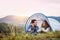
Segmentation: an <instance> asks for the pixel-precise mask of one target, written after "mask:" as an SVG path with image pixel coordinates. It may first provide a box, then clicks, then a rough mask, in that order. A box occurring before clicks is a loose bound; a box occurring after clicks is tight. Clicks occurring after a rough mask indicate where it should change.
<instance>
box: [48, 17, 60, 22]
mask: <svg viewBox="0 0 60 40" xmlns="http://www.w3.org/2000/svg"><path fill="white" fill-rule="evenodd" d="M48 18H53V19H56V20H57V21H59V22H60V17H55V16H48Z"/></svg>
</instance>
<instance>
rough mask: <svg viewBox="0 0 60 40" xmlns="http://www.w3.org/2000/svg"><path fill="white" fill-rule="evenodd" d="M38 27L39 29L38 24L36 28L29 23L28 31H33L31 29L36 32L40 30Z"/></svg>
mask: <svg viewBox="0 0 60 40" xmlns="http://www.w3.org/2000/svg"><path fill="white" fill-rule="evenodd" d="M38 29H39V27H38V26H35V27H34V28H32V25H29V27H28V29H27V32H31V30H33V31H32V33H35V32H37V31H38Z"/></svg>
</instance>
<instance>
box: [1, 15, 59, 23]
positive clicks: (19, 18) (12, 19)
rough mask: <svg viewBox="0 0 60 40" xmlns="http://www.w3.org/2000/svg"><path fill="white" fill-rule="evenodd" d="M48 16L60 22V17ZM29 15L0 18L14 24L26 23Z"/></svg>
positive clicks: (2, 21)
mask: <svg viewBox="0 0 60 40" xmlns="http://www.w3.org/2000/svg"><path fill="white" fill-rule="evenodd" d="M48 18H54V19H56V20H58V21H59V22H60V17H54V16H48ZM27 19H28V17H25V16H14V15H10V16H6V17H4V18H0V23H12V24H25V22H26V20H27Z"/></svg>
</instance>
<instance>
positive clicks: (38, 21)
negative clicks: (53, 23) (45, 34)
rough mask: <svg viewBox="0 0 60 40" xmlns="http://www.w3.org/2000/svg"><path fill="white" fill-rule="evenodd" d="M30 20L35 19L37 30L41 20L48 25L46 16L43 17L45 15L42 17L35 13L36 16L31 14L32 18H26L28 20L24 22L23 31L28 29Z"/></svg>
mask: <svg viewBox="0 0 60 40" xmlns="http://www.w3.org/2000/svg"><path fill="white" fill-rule="evenodd" d="M32 19H36V20H37V25H38V27H39V30H40V28H41V24H42V22H43V20H46V21H47V22H48V24H49V21H48V18H47V16H45V15H43V14H41V13H36V14H33V15H32V16H30V17H29V18H28V20H27V21H26V24H25V31H26V30H27V29H28V27H29V25H30V23H31V20H32Z"/></svg>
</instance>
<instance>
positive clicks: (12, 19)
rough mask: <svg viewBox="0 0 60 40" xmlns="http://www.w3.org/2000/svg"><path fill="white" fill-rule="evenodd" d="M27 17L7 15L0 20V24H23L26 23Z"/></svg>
mask: <svg viewBox="0 0 60 40" xmlns="http://www.w3.org/2000/svg"><path fill="white" fill-rule="evenodd" d="M26 19H27V17H25V16H14V15H9V16H6V17H4V18H0V23H10V24H16V25H17V24H19V25H20V24H24V23H25V21H26Z"/></svg>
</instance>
